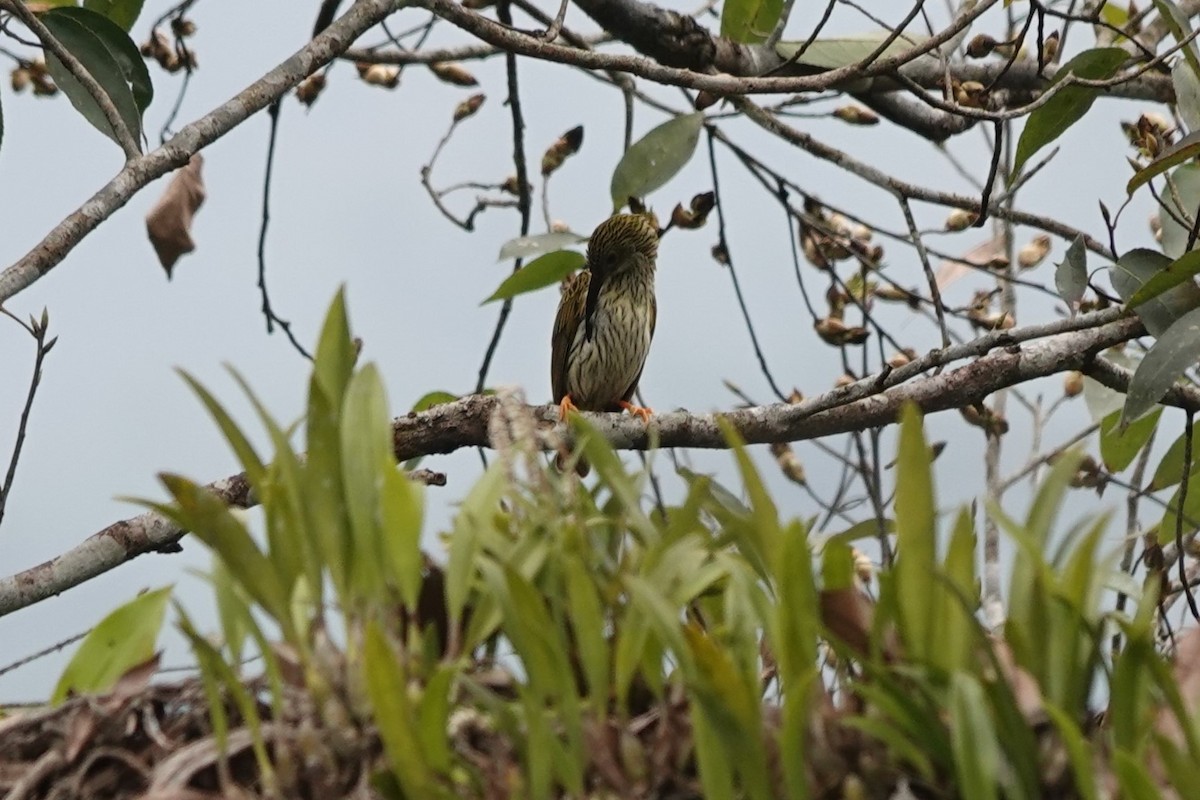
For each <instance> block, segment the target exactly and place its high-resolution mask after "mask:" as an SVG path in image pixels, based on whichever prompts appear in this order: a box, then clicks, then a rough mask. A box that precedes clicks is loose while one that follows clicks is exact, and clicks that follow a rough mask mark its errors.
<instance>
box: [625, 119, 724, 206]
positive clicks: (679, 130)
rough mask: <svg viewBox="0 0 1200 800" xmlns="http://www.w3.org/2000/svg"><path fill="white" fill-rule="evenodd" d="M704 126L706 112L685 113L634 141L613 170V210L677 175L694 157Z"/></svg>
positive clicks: (642, 195) (643, 195) (646, 193)
mask: <svg viewBox="0 0 1200 800" xmlns="http://www.w3.org/2000/svg"><path fill="white" fill-rule="evenodd" d="M703 127H704V114H702V113H700V112H696V113H695V114H684V115H682V116H678V117H675V118H674V119H670V120H667V121H666V122H664V123H663V124H662V125H659V126H658V127H657V128H655V129H654V130H652V131H650V132H649V133H647V134H646V135H645V136H643V137H642V138H641V139H638V140H637V141H636V142H634V143H633V145H631V146H630V148H629V149H628V150H626V151H625V155H624V156H622V157H621V161H620V163H618V164H617V168H616V169H615V170H614V171H613V176H612V184H611V187H610V193H611V194H612V201H613V210H614V211H616V210H618V209H620V208H621V206H623V205H625V203H626V202H628V201H629V198H631V197H637V198H642V197H645V196H646V195H648V194H650V193H651V192H653V191H654V190H655V189H657V188H659V187H660V186H663V185H664V184H665V183H666V182H667V181H669V180H671V178H673V177H675V175H676V173H678V172H679V170H681V169H683V167H684V165H686V164H687V162H688V161H690V160H691V158H692V153H694V152H695V151H696V143H697V142H699V141H700V130H701V129H702V128H703Z"/></svg>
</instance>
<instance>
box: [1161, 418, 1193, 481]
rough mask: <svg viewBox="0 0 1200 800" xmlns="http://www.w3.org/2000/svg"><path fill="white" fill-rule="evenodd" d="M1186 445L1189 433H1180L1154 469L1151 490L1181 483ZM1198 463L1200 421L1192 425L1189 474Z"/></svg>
mask: <svg viewBox="0 0 1200 800" xmlns="http://www.w3.org/2000/svg"><path fill="white" fill-rule="evenodd" d="M1186 446H1187V433H1181V434H1179V438H1177V439H1176V440H1175V441H1173V442H1171V446H1170V447H1169V448H1167V452H1166V455H1164V456H1163V457H1162V461H1159V462H1158V468H1157V469H1155V470H1154V477H1153V478H1151V479H1150V491H1152V492H1157V491H1159V490H1161V489H1166V488H1167V487H1168V486H1174V485H1175V484H1177V483H1179V481H1180V479H1181V478H1182V476H1183V455H1184V450H1185V448H1186ZM1198 464H1200V422H1197V423H1195V424H1194V425H1192V467H1191V469H1190V470H1189V474H1190V473H1191V472H1195V471H1196V466H1197V465H1198Z"/></svg>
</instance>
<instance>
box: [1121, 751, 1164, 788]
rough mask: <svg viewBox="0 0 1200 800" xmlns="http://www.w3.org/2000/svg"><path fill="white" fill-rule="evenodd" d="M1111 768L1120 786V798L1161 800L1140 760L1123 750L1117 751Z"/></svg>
mask: <svg viewBox="0 0 1200 800" xmlns="http://www.w3.org/2000/svg"><path fill="white" fill-rule="evenodd" d="M1112 766H1113V772H1115V773H1116V775H1117V782H1118V784H1119V786H1120V795H1119V796H1120V797H1123V798H1127V800H1162V795H1161V794H1160V793H1159V791H1158V788H1157V787H1156V786H1155V785H1154V781H1152V780H1151V779H1150V775H1149V774H1147V772H1146V767H1145V766H1144V765H1143V763H1142V760H1141V759H1139V758H1138V757H1136V756H1134V755H1132V754H1130V753H1127V752H1125V751H1124V750H1117V751H1116V752H1115V753H1113V761H1112Z"/></svg>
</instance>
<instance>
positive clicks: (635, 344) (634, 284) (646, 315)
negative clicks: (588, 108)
mask: <svg viewBox="0 0 1200 800" xmlns="http://www.w3.org/2000/svg"><path fill="white" fill-rule="evenodd" d="M658 238H659V230H658V225H657V222H656V221H655V219H654V217H653V216H652V215H650V214H617V215H615V216H612V217H610V218H608V219H606V220H605V221H604V222H601V223H600V225H599V226H597V227H596V230H595V231H594V232H593V233H592V235H591V237H590V238H589V239H588V245H587V258H586V261H585V264H584V268H583V269H582V270H580V271H579V272H577V273H575V274H574V275H572V276H570V277H569V278H567V279H566V280H565V281H563V286H562V297H561V299H560V300H559V303H558V313H557V315H556V316H555V318H554V331H553V334H552V336H551V348H550V383H551V387H552V389H553V393H554V402H555V403H556V404H557V405H558V408H559V417H560V419H562V420H565V419H566V418H567V415H568V414H569V413H570V412H571V411H576V410H582V411H621V410H625V411H628V412H629V413H631V414H633V415H635V416H637V417H639V418H641V419H642V420H643V421H645V422H648V421H649V419H650V415H651V414H652V413H653V412H652V410H651V409H649V408H643V407H641V406H637V405H634V404H633V403H632V402H631V400H632V398H633V393H634V391H635V390H636V389H637V386H638V381H639V380H640V379H641V377H642V368H643V367H644V366H645V364H646V356H647V354H649V352H650V341H651V339H653V338H654V325H655V322H656V320H657V317H658V303H657V301H656V300H655V297H654V269H655V260H656V259H657V257H658ZM576 469H577V471H578V472H579V473H580V475H584V474H586V472H587V464H586V462H585V461H583V460H582V459H580V461H579V462H577V465H576Z"/></svg>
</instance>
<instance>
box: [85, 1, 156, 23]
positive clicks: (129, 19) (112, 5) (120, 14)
mask: <svg viewBox="0 0 1200 800" xmlns="http://www.w3.org/2000/svg"><path fill="white" fill-rule="evenodd" d="M144 2H145V0H83V7H84V8H86V9H88V10H89V11H95V12H96V13H97V14H103V15H104V16H106V17H108V18H109V19H110V20H112V21H113V22H115V23H116V24H117V25H119V26H120V27H121V29H122V30H125V31H128V30H131V29H132V28H133V23H135V22H137V18H138V15H139V14H141V13H142V4H143V3H144Z"/></svg>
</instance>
